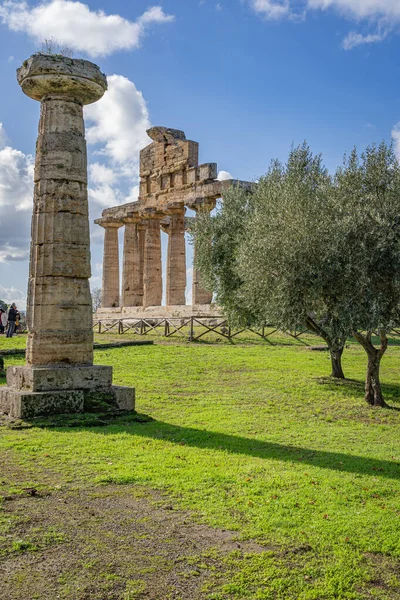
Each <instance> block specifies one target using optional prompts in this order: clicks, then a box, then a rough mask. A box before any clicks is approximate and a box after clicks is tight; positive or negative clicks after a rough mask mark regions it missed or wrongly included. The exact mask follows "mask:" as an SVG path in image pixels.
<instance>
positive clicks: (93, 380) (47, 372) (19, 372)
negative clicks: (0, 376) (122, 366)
mask: <svg viewBox="0 0 400 600" xmlns="http://www.w3.org/2000/svg"><path fill="white" fill-rule="evenodd" d="M111 384H112V367H103V366H83V367H52V366H50V367H9V368H8V369H7V385H8V386H9V387H12V388H14V389H16V390H20V391H24V390H26V391H30V392H50V391H52V390H56V391H62V390H107V389H109V388H110V387H111Z"/></svg>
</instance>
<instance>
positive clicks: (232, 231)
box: [194, 143, 400, 407]
mask: <svg viewBox="0 0 400 600" xmlns="http://www.w3.org/2000/svg"><path fill="white" fill-rule="evenodd" d="M194 236H195V238H196V244H197V248H198V251H197V253H196V254H197V260H196V267H197V268H198V269H199V270H200V273H201V277H202V284H203V285H205V286H206V287H207V288H208V289H210V290H213V291H214V292H215V294H216V301H217V303H218V304H219V305H220V306H221V307H222V308H223V309H224V311H225V313H226V315H227V317H228V318H229V319H230V321H231V322H232V323H237V324H242V325H252V326H254V325H265V324H273V325H274V326H275V327H278V328H280V329H282V330H287V329H289V330H293V329H295V328H297V327H299V326H300V325H301V324H304V325H306V326H307V327H308V328H309V329H310V330H312V331H313V332H314V333H315V334H316V335H318V336H320V337H321V338H322V339H323V340H324V341H325V342H326V344H327V346H328V347H329V351H330V356H331V364H332V376H333V377H337V378H344V373H343V368H342V354H343V350H344V348H345V344H346V340H347V339H348V338H350V337H352V338H355V340H357V342H358V343H359V344H361V346H362V347H363V348H364V350H365V352H366V354H367V358H368V360H367V373H366V383H365V399H366V401H367V402H368V403H369V404H370V405H373V406H382V407H383V406H386V404H385V401H384V398H383V395H382V390H381V384H380V378H379V372H380V363H381V359H382V357H383V355H384V353H385V351H386V349H387V346H388V339H387V334H388V331H389V330H390V329H391V328H392V327H393V326H395V325H399V324H400V318H399V317H400V315H399V300H400V166H399V163H398V161H397V159H396V157H395V155H394V152H393V148H392V147H391V146H387V145H386V144H385V143H382V144H381V145H380V146H379V147H377V146H370V147H368V148H367V149H366V151H365V152H364V153H363V154H362V155H361V156H359V155H358V154H357V152H356V150H353V152H352V153H351V154H350V155H349V156H345V158H344V162H343V165H342V166H341V167H339V168H338V169H337V171H336V173H335V174H333V175H331V174H330V173H329V172H328V171H327V169H326V168H325V167H324V165H323V162H322V158H321V156H320V155H314V154H313V153H312V152H311V150H310V148H309V146H308V145H307V144H303V145H301V146H299V147H296V148H293V149H292V150H291V152H290V153H289V157H288V160H287V162H286V163H285V164H283V163H281V162H280V161H278V160H274V161H272V163H271V165H270V167H269V169H268V172H267V173H266V175H265V176H263V177H262V178H261V179H260V180H259V182H257V183H256V184H255V186H254V190H253V192H252V193H250V194H249V193H246V192H245V191H244V190H243V189H241V188H240V187H237V186H236V187H232V188H231V189H230V190H229V191H228V192H227V193H226V195H225V196H224V200H223V202H221V203H220V204H219V207H218V210H217V212H216V214H215V215H209V214H207V213H204V214H200V213H199V215H198V219H197V220H196V224H195V226H194Z"/></svg>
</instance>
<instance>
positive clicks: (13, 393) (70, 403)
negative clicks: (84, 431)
mask: <svg viewBox="0 0 400 600" xmlns="http://www.w3.org/2000/svg"><path fill="white" fill-rule="evenodd" d="M83 407H84V393H83V391H81V390H75V391H71V390H68V391H61V392H60V391H52V392H30V391H27V392H21V391H19V390H15V389H14V388H10V387H7V388H0V411H1V412H3V413H6V414H8V415H9V416H10V417H15V418H18V419H31V418H34V417H39V416H47V415H57V414H69V413H77V412H83Z"/></svg>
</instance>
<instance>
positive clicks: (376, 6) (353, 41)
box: [247, 0, 400, 50]
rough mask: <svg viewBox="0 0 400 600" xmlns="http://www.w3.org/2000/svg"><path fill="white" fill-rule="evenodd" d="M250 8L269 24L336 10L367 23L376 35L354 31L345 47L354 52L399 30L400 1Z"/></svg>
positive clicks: (254, 0)
mask: <svg viewBox="0 0 400 600" xmlns="http://www.w3.org/2000/svg"><path fill="white" fill-rule="evenodd" d="M247 1H248V2H249V5H250V6H251V8H252V9H253V10H254V11H255V12H256V13H258V14H259V15H260V16H261V17H263V18H265V19H269V20H278V19H284V18H289V19H293V20H296V19H297V20H298V19H301V18H303V17H305V16H306V14H307V12H310V11H327V10H335V11H336V12H337V13H339V14H340V15H342V16H344V17H345V18H347V19H350V20H353V21H356V22H360V21H365V22H366V23H367V25H368V26H369V27H370V26H371V25H373V26H375V27H376V31H373V32H372V33H369V32H367V33H366V34H365V35H363V34H361V33H358V32H356V31H351V32H350V33H349V34H348V35H347V36H346V37H345V39H344V40H343V42H342V47H343V48H344V49H345V50H351V49H352V48H356V47H357V46H361V45H363V44H372V43H376V42H381V41H383V40H384V39H385V38H386V37H387V36H388V34H389V33H390V32H391V31H393V30H394V29H396V28H398V27H399V26H400V0H247Z"/></svg>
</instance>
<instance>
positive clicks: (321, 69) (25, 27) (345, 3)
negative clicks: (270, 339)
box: [0, 0, 400, 307]
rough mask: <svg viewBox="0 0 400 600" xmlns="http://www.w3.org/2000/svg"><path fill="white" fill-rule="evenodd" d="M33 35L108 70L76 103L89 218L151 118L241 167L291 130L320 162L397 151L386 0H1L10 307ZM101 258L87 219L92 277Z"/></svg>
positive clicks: (25, 222)
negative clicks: (383, 146) (372, 148)
mask: <svg viewBox="0 0 400 600" xmlns="http://www.w3.org/2000/svg"><path fill="white" fill-rule="evenodd" d="M44 40H51V44H52V45H53V47H54V48H55V49H56V50H57V44H59V46H60V47H61V48H66V47H67V48H69V49H71V51H72V52H73V55H74V56H79V57H83V58H89V59H90V60H93V61H95V62H96V63H97V64H99V66H100V67H101V69H102V71H104V72H105V73H106V74H107V76H108V82H109V91H108V92H107V94H106V95H105V96H104V98H103V99H102V100H101V101H100V102H98V103H97V104H94V105H92V106H90V107H88V108H87V109H86V126H87V140H88V144H89V161H90V167H89V175H90V211H91V219H92V220H93V219H95V218H98V217H99V216H100V214H101V211H102V210H103V208H105V207H107V206H112V205H115V204H120V203H124V202H128V201H131V200H134V199H136V197H137V183H138V179H137V177H138V159H139V150H140V149H141V148H142V147H143V146H145V145H146V144H147V143H148V141H149V140H148V138H147V136H146V129H147V128H148V127H149V126H150V125H165V126H168V127H173V128H177V129H183V130H184V131H185V132H186V134H187V137H188V138H190V139H194V140H196V141H199V142H200V159H201V161H202V162H217V163H218V167H219V170H220V171H221V172H228V173H231V174H232V175H233V176H234V177H235V178H241V179H250V180H252V179H255V178H257V177H258V176H259V175H260V174H262V173H263V172H265V170H266V168H267V165H268V163H269V161H270V160H271V158H274V157H278V158H284V157H285V156H286V155H287V152H288V150H289V148H290V146H291V144H292V143H296V144H297V143H300V142H302V141H303V140H304V139H306V140H307V141H308V142H309V143H310V144H311V146H312V148H313V150H314V151H315V152H322V153H323V155H324V157H325V162H326V164H327V166H328V167H329V168H331V169H333V168H335V166H336V165H337V164H339V163H340V162H341V160H342V156H343V154H344V152H346V151H348V150H349V149H351V148H352V147H353V146H354V145H356V146H357V147H358V148H359V149H360V150H362V149H363V148H364V147H365V146H366V145H367V144H368V143H371V142H379V141H380V140H382V139H385V140H387V141H388V140H390V138H391V137H393V138H394V141H395V143H396V144H397V146H398V148H399V154H400V125H398V123H399V122H400V88H399V83H398V82H399V77H398V76H397V74H398V71H399V66H398V58H397V57H398V54H399V53H398V48H399V45H400V1H399V0H220V1H219V2H217V1H216V0H160V2H159V3H157V2H154V4H152V3H151V0H150V2H149V1H148V0H131V1H130V2H126V0H125V1H124V0H112V1H111V0H103V1H101V2H100V1H99V0H93V1H90V2H88V3H87V4H84V3H81V2H74V1H71V0H52V1H47V2H37V1H35V0H33V1H31V2H19V1H17V0H6V1H5V2H2V1H1V0H0V81H1V86H0V90H1V95H0V298H3V299H5V300H8V301H18V303H19V305H20V306H21V307H23V306H24V302H25V296H26V291H25V290H26V285H27V275H28V262H27V257H28V251H29V230H30V213H31V209H32V176H33V153H34V149H35V139H36V135H37V122H38V116H39V105H38V103H36V102H34V101H33V100H31V99H29V98H27V97H25V96H24V95H23V94H22V92H21V90H20V88H19V87H18V85H17V82H16V79H15V70H16V68H17V67H19V66H20V65H21V64H22V62H23V61H24V60H25V59H26V58H27V57H29V56H30V55H31V54H32V53H33V52H35V51H37V50H41V49H42V47H43V43H44ZM225 175H226V173H225ZM121 241H122V240H121ZM165 242H166V239H165V237H164V235H163V252H164V253H165V250H166V248H165ZM190 259H191V251H189V256H188V269H189V276H190ZM101 263H102V230H101V229H100V228H96V227H94V226H93V228H92V271H93V278H92V285H93V287H98V286H99V285H100V282H101Z"/></svg>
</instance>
